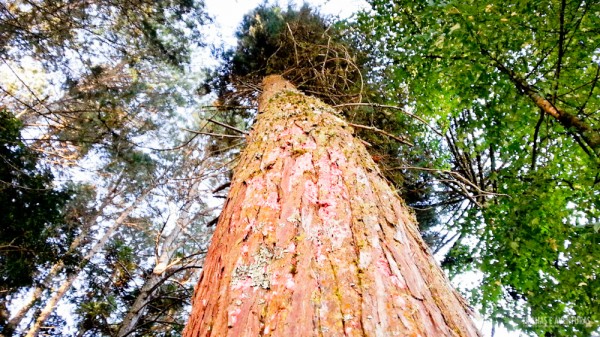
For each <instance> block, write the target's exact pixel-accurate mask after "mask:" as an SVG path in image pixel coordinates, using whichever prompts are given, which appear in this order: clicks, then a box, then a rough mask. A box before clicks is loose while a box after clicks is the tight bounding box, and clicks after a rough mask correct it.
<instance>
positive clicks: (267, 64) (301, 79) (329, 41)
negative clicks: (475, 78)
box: [213, 4, 364, 104]
mask: <svg viewBox="0 0 600 337" xmlns="http://www.w3.org/2000/svg"><path fill="white" fill-rule="evenodd" d="M328 21H329V20H328V19H327V18H325V17H323V16H321V15H319V13H317V12H316V11H314V10H313V9H311V8H310V7H309V6H308V5H306V4H305V5H303V6H302V7H300V8H299V9H294V8H293V7H288V8H287V10H282V9H281V8H280V7H278V6H267V5H260V6H259V7H257V8H256V9H255V10H253V11H252V12H250V13H248V14H246V15H245V16H244V19H243V21H242V24H241V26H240V28H239V30H238V32H237V38H238V45H237V47H236V48H235V49H234V50H230V51H227V52H225V53H224V54H223V55H222V58H223V59H224V61H225V64H224V66H223V67H222V68H221V69H219V70H218V71H217V74H215V76H214V80H213V86H215V87H216V88H217V90H218V95H219V97H220V98H221V99H224V100H225V101H228V100H231V99H232V98H233V100H235V98H236V97H238V98H245V99H248V98H249V97H250V96H251V92H252V91H255V89H256V86H257V85H258V84H259V83H260V81H262V78H263V77H265V76H267V75H271V74H280V75H283V76H284V77H286V79H288V80H289V81H290V82H292V83H294V84H295V85H296V86H297V87H298V88H299V89H300V90H303V91H305V92H307V93H310V94H311V95H314V96H317V97H319V98H321V99H323V100H324V101H325V102H327V103H333V104H335V103H340V102H351V101H357V100H358V101H360V95H361V93H362V90H363V87H364V83H363V82H362V78H361V74H360V72H361V68H360V66H361V64H360V60H357V57H358V56H359V55H358V53H357V49H355V48H354V47H352V46H350V45H349V44H348V43H347V41H346V42H344V40H343V33H344V32H343V31H342V29H341V27H340V26H335V25H333V24H332V23H331V22H328ZM228 84H229V85H231V84H233V85H234V86H235V87H236V88H235V90H234V91H233V92H232V91H231V88H230V87H228Z"/></svg>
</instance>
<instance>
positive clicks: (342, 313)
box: [184, 76, 479, 337]
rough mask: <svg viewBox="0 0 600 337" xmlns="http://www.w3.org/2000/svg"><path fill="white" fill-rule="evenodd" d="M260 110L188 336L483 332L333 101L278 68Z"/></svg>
mask: <svg viewBox="0 0 600 337" xmlns="http://www.w3.org/2000/svg"><path fill="white" fill-rule="evenodd" d="M259 112H260V113H259V116H258V118H257V122H256V125H255V128H254V131H253V132H252V133H251V135H250V136H249V137H248V146H247V148H246V150H245V151H244V152H243V154H242V155H241V158H240V161H239V164H238V166H237V169H236V171H235V174H234V177H233V181H232V184H231V190H230V193H229V197H228V200H227V203H226V205H225V208H224V210H223V213H222V215H221V218H220V220H219V224H218V226H217V229H216V232H215V234H214V237H213V241H212V243H211V246H210V249H209V251H208V256H207V258H206V261H205V265H204V270H203V274H202V277H201V279H200V282H199V284H198V286H197V288H196V293H195V295H194V299H193V309H192V313H191V317H190V320H189V322H188V325H187V327H186V329H185V331H184V335H185V336H187V337H191V336H252V337H254V336H263V335H264V336H478V335H479V333H478V331H477V329H476V328H475V327H474V325H473V323H472V321H471V319H470V317H469V315H468V313H467V309H466V308H465V306H464V305H463V303H462V301H461V299H460V297H459V296H458V295H457V294H456V292H455V291H454V290H452V289H451V288H450V287H449V285H448V282H447V279H446V278H445V276H444V274H443V272H442V271H441V270H440V268H439V267H438V265H437V264H436V262H435V261H434V260H433V258H432V256H431V254H430V253H429V250H428V248H427V246H426V245H425V243H424V242H423V240H422V239H421V237H420V235H419V232H418V229H417V226H416V224H415V220H414V217H413V216H412V215H411V213H410V212H409V210H408V208H407V207H406V206H405V205H404V204H403V202H402V201H401V200H400V199H399V198H398V196H397V195H396V193H394V192H393V191H392V189H391V188H390V187H389V186H388V184H387V183H386V181H385V180H384V178H383V176H382V175H381V173H380V172H379V170H378V168H377V166H376V165H375V163H374V162H373V160H372V159H371V158H370V156H369V155H368V153H367V151H366V150H365V147H364V146H363V144H361V142H360V141H358V140H357V139H355V138H354V137H353V136H352V129H351V128H350V127H349V126H348V125H347V124H346V123H345V122H344V121H343V120H342V119H340V118H339V117H337V116H336V115H335V111H333V109H332V108H331V107H329V106H327V105H325V104H323V103H322V102H320V101H318V100H317V99H314V98H310V97H307V96H304V95H303V94H301V93H300V92H298V91H296V90H295V89H294V88H293V87H292V86H291V84H289V83H287V82H285V81H284V80H283V79H282V78H281V77H280V76H269V77H267V78H266V79H265V82H264V83H263V94H262V95H261V98H260V104H259Z"/></svg>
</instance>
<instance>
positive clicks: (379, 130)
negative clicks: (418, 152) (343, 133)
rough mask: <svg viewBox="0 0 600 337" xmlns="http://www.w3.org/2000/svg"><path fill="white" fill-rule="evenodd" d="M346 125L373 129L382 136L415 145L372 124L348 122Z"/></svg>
mask: <svg viewBox="0 0 600 337" xmlns="http://www.w3.org/2000/svg"><path fill="white" fill-rule="evenodd" d="M348 125H350V126H352V127H355V128H359V129H365V130H371V131H375V132H377V133H381V134H382V135H384V136H388V137H390V138H392V139H394V140H396V141H398V142H400V143H402V144H406V145H408V146H415V145H414V144H413V143H411V142H409V141H407V140H405V139H402V138H400V137H398V136H395V135H393V134H391V133H389V132H385V131H383V130H381V129H378V128H376V127H374V126H366V125H361V124H354V123H348Z"/></svg>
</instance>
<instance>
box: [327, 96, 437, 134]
mask: <svg viewBox="0 0 600 337" xmlns="http://www.w3.org/2000/svg"><path fill="white" fill-rule="evenodd" d="M345 106H370V107H375V108H385V109H393V110H398V111H400V112H401V113H402V114H404V115H407V116H409V117H412V118H414V119H416V120H418V121H419V122H421V123H423V124H424V125H425V126H427V127H428V128H429V129H431V131H433V132H435V133H436V134H438V136H441V137H443V136H444V135H443V134H442V133H441V132H440V131H438V130H437V129H435V128H434V127H432V126H430V125H429V124H428V123H427V122H426V121H425V120H424V119H423V118H421V117H419V116H417V115H415V114H412V113H410V112H407V111H405V110H404V109H402V108H400V107H397V106H393V105H385V104H376V103H344V104H338V105H334V106H333V107H334V108H341V107H345Z"/></svg>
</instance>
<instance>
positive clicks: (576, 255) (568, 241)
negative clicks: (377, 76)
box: [359, 0, 600, 336]
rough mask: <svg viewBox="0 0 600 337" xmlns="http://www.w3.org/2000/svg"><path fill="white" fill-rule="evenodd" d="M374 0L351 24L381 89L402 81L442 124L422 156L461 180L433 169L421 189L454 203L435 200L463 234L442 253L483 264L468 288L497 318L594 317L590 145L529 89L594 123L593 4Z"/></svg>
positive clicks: (559, 325)
mask: <svg viewBox="0 0 600 337" xmlns="http://www.w3.org/2000/svg"><path fill="white" fill-rule="evenodd" d="M370 3H371V5H372V7H373V11H372V12H365V13H362V14H361V16H360V17H359V27H360V28H359V31H360V32H362V33H363V34H364V35H366V36H368V37H367V38H364V41H365V43H368V42H371V43H370V45H369V48H370V50H371V54H372V55H374V58H373V60H374V61H372V62H373V64H375V65H376V67H379V68H385V72H384V76H385V81H386V85H385V87H384V88H385V92H384V95H385V96H387V97H394V95H397V93H408V95H407V97H406V100H405V101H406V102H407V103H409V105H411V106H412V108H413V109H414V111H415V113H416V114H417V115H419V116H421V117H425V118H426V119H427V121H428V122H429V123H431V124H432V125H436V127H438V128H439V129H441V130H442V131H443V132H444V134H443V137H439V136H436V135H434V134H431V135H429V136H426V138H425V142H426V143H429V144H430V147H429V150H430V151H431V152H432V153H433V154H434V157H435V158H437V160H436V161H434V162H432V163H430V164H429V165H427V166H425V167H428V168H433V169H437V170H438V171H437V172H438V173H436V174H437V176H438V177H440V176H441V173H439V172H440V171H439V170H447V169H451V170H452V171H453V172H454V177H456V175H459V176H460V177H462V179H464V180H465V181H468V183H467V184H463V187H464V191H463V193H457V192H460V190H458V186H459V185H457V184H453V183H448V182H446V181H441V182H440V183H438V184H436V185H435V186H434V190H435V191H436V194H437V195H440V196H436V194H434V195H433V196H434V198H433V199H432V200H430V201H429V203H430V204H432V205H434V204H436V203H437V202H438V201H440V200H442V201H443V200H449V199H448V198H447V196H449V195H450V196H451V198H450V200H452V199H454V198H455V197H457V199H456V201H455V205H462V206H455V207H450V208H447V207H446V206H444V207H437V210H438V212H440V215H441V216H442V217H443V218H447V219H448V220H449V221H448V222H447V224H446V226H445V227H446V228H443V230H449V231H454V232H456V233H457V234H459V236H458V237H457V239H456V240H454V241H453V246H452V247H451V249H450V251H449V253H448V255H447V256H446V259H445V261H444V265H445V266H446V267H448V268H449V269H450V270H451V272H452V273H453V274H459V273H461V272H463V271H466V270H470V269H472V268H476V270H480V271H481V272H482V273H483V283H482V285H481V287H479V288H477V289H475V290H474V291H473V294H472V295H473V296H472V298H471V299H472V300H473V301H475V304H479V306H480V308H481V309H482V312H483V313H484V314H485V317H488V318H490V319H492V320H493V321H495V322H501V323H503V324H505V325H507V326H509V327H514V328H518V329H521V330H523V331H526V332H528V333H530V334H532V335H540V336H544V335H553V336H574V335H576V336H587V335H589V334H590V333H591V332H592V331H597V329H598V324H599V322H600V317H599V315H600V312H599V310H598V306H597V305H596V304H595V303H597V302H598V298H597V294H598V293H600V287H599V284H598V282H597V280H598V275H599V272H600V270H599V268H598V264H597V262H595V261H598V260H599V259H600V251H599V250H598V247H599V245H598V243H599V240H600V235H599V233H598V231H597V230H594V226H595V224H597V223H598V220H599V206H600V205H599V201H598V200H600V198H599V189H598V187H599V186H600V175H599V170H598V168H599V166H598V157H597V152H596V153H594V151H595V150H594V148H593V146H592V145H590V144H591V143H590V142H588V141H587V140H586V139H585V137H584V135H583V134H582V133H581V132H580V130H578V129H576V128H572V127H569V126H568V125H566V124H565V123H564V121H562V120H560V119H556V118H554V117H552V116H550V115H549V114H548V113H544V112H540V110H539V107H538V106H536V104H535V102H534V101H533V99H532V96H531V94H530V93H531V92H533V93H535V94H536V95H538V97H542V98H543V99H545V100H546V101H548V102H550V103H551V104H553V105H554V106H556V107H558V108H559V109H561V111H564V112H566V113H569V114H571V115H574V116H577V117H578V118H580V119H581V120H583V121H584V122H585V123H586V124H587V125H588V126H589V127H590V128H591V129H595V130H596V131H594V132H597V130H598V127H599V123H600V120H599V117H600V115H599V114H598V111H600V110H599V108H600V101H599V97H600V96H599V95H598V87H597V82H598V79H599V74H600V65H599V62H598V61H599V60H598V52H597V45H598V36H599V35H598V34H597V32H598V27H599V26H600V21H599V19H598V16H597V15H596V14H595V13H597V12H598V11H599V10H600V4H599V3H598V2H597V1H591V2H579V1H574V2H566V1H563V2H560V1H543V2H535V1H520V2H513V3H505V2H498V1H484V2H464V1H444V2H440V1H433V2H431V1H430V2H423V1H419V2H411V1H393V2H389V1H379V0H374V1H370ZM425 131H427V130H425ZM592 133H593V132H592ZM588 136H589V135H588ZM591 137H592V138H593V137H594V135H593V134H592V135H591ZM432 139H437V142H432V141H431V140H432ZM445 179H447V178H445ZM445 179H444V180H445ZM464 192H466V193H464ZM461 194H462V196H461ZM465 200H466V201H465ZM466 204H468V206H466V207H465V206H464V205H466ZM573 318H578V320H576V319H573ZM536 319H537V321H536ZM543 322H546V323H548V322H550V323H551V324H544V323H543ZM581 322H584V323H585V324H581Z"/></svg>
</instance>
